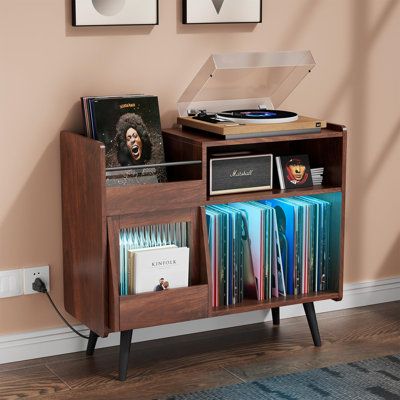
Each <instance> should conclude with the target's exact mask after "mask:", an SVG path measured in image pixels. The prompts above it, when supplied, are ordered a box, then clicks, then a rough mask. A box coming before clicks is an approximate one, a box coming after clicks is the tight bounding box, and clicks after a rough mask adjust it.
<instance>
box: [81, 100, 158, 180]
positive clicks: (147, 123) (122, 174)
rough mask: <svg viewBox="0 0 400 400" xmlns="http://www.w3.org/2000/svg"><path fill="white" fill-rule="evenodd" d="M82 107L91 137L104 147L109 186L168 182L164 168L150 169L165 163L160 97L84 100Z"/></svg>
mask: <svg viewBox="0 0 400 400" xmlns="http://www.w3.org/2000/svg"><path fill="white" fill-rule="evenodd" d="M82 105H83V113H84V117H85V123H86V130H87V134H88V136H90V137H92V138H93V139H96V140H99V141H101V142H103V143H104V144H105V148H106V168H107V178H109V179H108V180H109V181H110V182H108V183H110V184H111V185H120V184H132V183H156V182H160V181H165V171H164V169H163V168H157V167H154V166H150V164H151V165H154V164H160V163H163V162H165V158H164V147H163V141H162V136H161V124H160V112H159V107H158V98H157V96H144V95H143V96H142V95H126V96H119V97H117V96H115V97H114V96H106V97H85V98H82ZM146 165H149V167H146ZM140 166H143V168H137V167H140ZM116 167H125V168H124V170H123V171H121V170H120V168H119V169H118V170H113V169H114V168H116Z"/></svg>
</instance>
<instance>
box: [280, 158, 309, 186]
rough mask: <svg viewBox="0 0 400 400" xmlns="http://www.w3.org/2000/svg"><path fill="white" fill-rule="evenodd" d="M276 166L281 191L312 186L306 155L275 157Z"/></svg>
mask: <svg viewBox="0 0 400 400" xmlns="http://www.w3.org/2000/svg"><path fill="white" fill-rule="evenodd" d="M276 166H277V169H278V176H279V183H280V186H281V189H294V188H299V187H309V186H312V185H313V182H312V176H311V170H310V161H309V157H308V155H306V154H302V155H297V156H280V157H276Z"/></svg>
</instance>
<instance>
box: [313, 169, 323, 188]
mask: <svg viewBox="0 0 400 400" xmlns="http://www.w3.org/2000/svg"><path fill="white" fill-rule="evenodd" d="M323 175H324V168H323V167H321V168H311V177H312V181H313V185H314V186H315V185H322V179H323Z"/></svg>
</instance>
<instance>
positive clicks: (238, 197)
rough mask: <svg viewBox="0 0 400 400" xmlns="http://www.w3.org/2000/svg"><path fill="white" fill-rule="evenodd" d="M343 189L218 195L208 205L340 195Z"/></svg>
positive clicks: (208, 199) (310, 188)
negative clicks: (318, 195) (328, 194)
mask: <svg viewBox="0 0 400 400" xmlns="http://www.w3.org/2000/svg"><path fill="white" fill-rule="evenodd" d="M341 191H342V188H341V187H337V186H336V187H329V186H325V185H321V186H312V187H308V188H302V189H286V190H282V189H272V190H265V191H260V192H247V193H235V194H229V195H218V196H209V197H208V198H207V201H206V204H221V203H233V202H238V201H251V200H268V199H274V198H279V197H292V196H312V195H315V194H325V193H338V192H341Z"/></svg>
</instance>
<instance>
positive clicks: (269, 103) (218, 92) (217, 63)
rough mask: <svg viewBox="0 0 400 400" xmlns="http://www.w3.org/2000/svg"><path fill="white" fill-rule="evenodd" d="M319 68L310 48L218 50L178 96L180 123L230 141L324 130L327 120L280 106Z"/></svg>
mask: <svg viewBox="0 0 400 400" xmlns="http://www.w3.org/2000/svg"><path fill="white" fill-rule="evenodd" d="M314 66H315V61H314V58H313V57H312V54H311V52H310V51H308V50H305V51H287V52H266V53H230V54H213V55H211V56H210V57H209V58H208V60H207V61H206V62H205V64H204V65H203V67H202V68H201V69H200V71H199V72H198V73H197V75H196V76H195V77H194V79H193V81H192V82H191V83H190V84H189V86H188V87H187V88H186V90H185V92H184V93H183V94H182V96H181V97H180V99H179V100H178V113H179V117H178V124H181V125H182V127H183V128H185V127H187V128H191V129H197V130H200V131H203V132H205V133H211V134H217V135H222V136H224V138H225V139H237V138H244V137H246V138H247V137H263V136H275V135H289V134H299V133H318V132H320V131H321V128H325V127H326V122H325V121H323V120H320V119H315V118H311V117H306V116H300V115H297V114H296V113H295V112H292V111H287V110H280V109H276V108H278V107H279V106H280V105H281V104H282V103H283V101H284V100H285V99H286V98H287V97H288V96H289V94H290V93H291V92H292V91H293V90H294V89H295V88H296V87H297V85H298V84H299V83H300V82H301V81H302V80H303V78H304V77H305V76H306V75H307V74H308V73H309V72H311V70H312V69H313V68H314Z"/></svg>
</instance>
